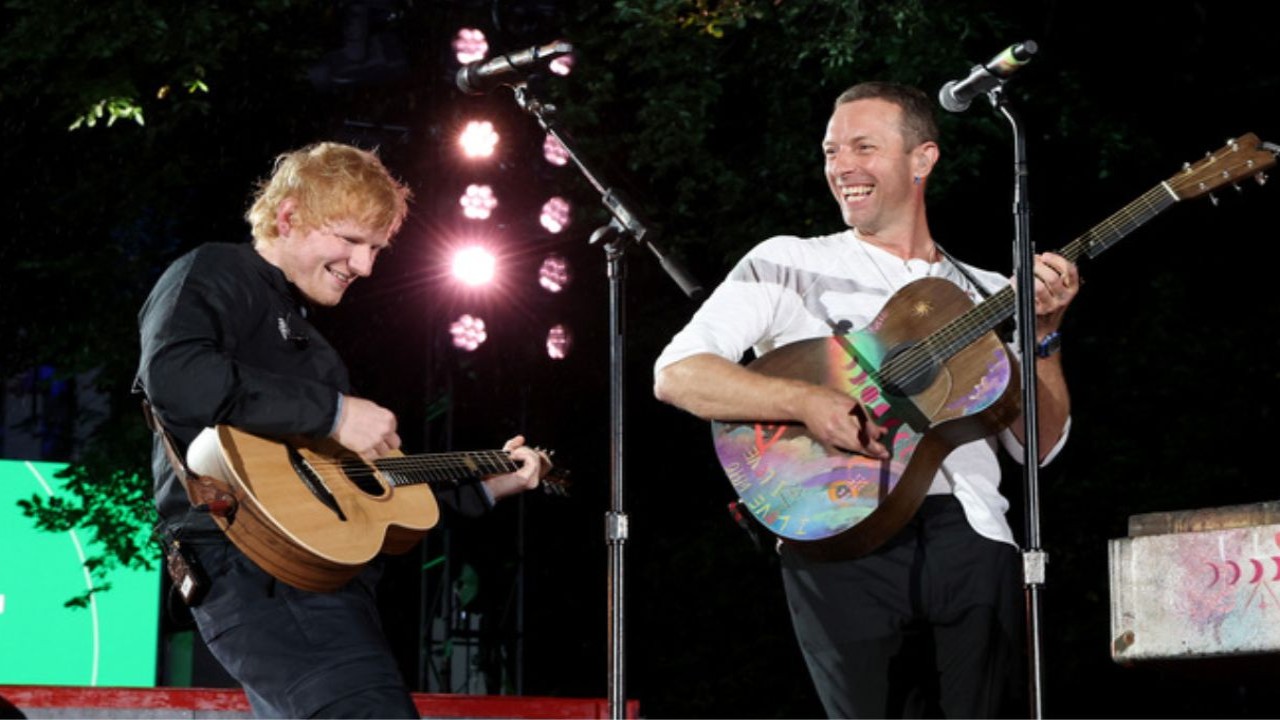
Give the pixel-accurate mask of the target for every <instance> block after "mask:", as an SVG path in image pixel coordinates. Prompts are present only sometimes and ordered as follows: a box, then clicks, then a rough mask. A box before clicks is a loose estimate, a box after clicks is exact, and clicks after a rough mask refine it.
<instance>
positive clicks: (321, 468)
mask: <svg viewBox="0 0 1280 720" xmlns="http://www.w3.org/2000/svg"><path fill="white" fill-rule="evenodd" d="M468 460H470V461H471V462H468ZM357 463H358V464H357ZM308 464H309V465H311V467H312V468H313V469H315V470H316V471H317V472H326V471H334V472H337V473H340V474H343V475H346V476H347V477H349V478H360V479H363V478H368V477H373V476H374V475H376V474H377V473H378V472H382V473H384V474H386V473H399V474H404V475H415V474H417V475H422V474H426V475H427V476H429V477H428V479H432V480H455V481H456V480H461V479H466V478H473V477H482V476H485V475H494V474H500V473H506V472H514V471H516V470H517V469H518V468H519V466H518V465H517V464H516V463H515V462H514V461H513V460H511V458H510V456H509V455H507V453H506V452H505V451H502V450H481V451H475V452H456V453H438V454H433V455H417V456H414V455H404V456H400V457H386V458H379V459H377V460H374V461H372V462H369V461H365V460H362V459H358V458H350V459H346V460H325V459H315V460H309V461H308ZM393 484H403V483H393Z"/></svg>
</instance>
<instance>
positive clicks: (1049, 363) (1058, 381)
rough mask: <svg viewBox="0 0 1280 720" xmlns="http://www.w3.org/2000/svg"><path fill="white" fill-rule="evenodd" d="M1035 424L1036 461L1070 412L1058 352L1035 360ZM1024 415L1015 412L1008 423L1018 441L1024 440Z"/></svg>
mask: <svg viewBox="0 0 1280 720" xmlns="http://www.w3.org/2000/svg"><path fill="white" fill-rule="evenodd" d="M1036 408H1037V410H1038V411H1039V412H1038V413H1037V415H1036V426H1037V430H1038V431H1039V433H1038V434H1039V448H1038V449H1039V451H1040V460H1041V461H1042V462H1043V461H1044V459H1045V457H1046V456H1047V455H1048V454H1049V452H1051V451H1052V450H1053V448H1054V446H1056V445H1057V444H1058V441H1059V440H1061V439H1062V433H1063V432H1064V431H1065V429H1066V425H1067V418H1068V417H1069V416H1070V415H1071V395H1070V393H1069V392H1068V391H1067V381H1066V378H1065V376H1064V375H1063V372H1062V353H1055V354H1054V355H1052V356H1050V357H1047V358H1038V359H1037V360H1036ZM1024 424H1025V423H1024V416H1023V415H1019V416H1018V418H1017V419H1016V420H1014V422H1013V424H1012V425H1011V426H1010V428H1009V429H1010V431H1012V432H1013V435H1014V437H1015V438H1017V439H1018V442H1020V443H1023V444H1025V443H1026V433H1025V427H1024Z"/></svg>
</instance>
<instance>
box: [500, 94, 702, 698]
mask: <svg viewBox="0 0 1280 720" xmlns="http://www.w3.org/2000/svg"><path fill="white" fill-rule="evenodd" d="M513 89H514V91H515V97H516V102H517V103H518V104H519V105H520V108H521V109H522V110H524V111H525V112H527V113H529V114H531V115H533V116H534V117H535V118H537V119H538V124H539V125H541V126H542V129H543V130H545V131H546V132H547V134H549V135H551V136H552V137H554V138H555V139H556V140H557V141H559V143H560V144H561V145H562V146H564V149H565V151H566V152H567V153H568V155H569V158H570V159H571V160H572V161H573V164H574V165H576V166H577V167H578V169H579V170H580V171H582V174H583V175H584V176H585V177H586V179H587V181H588V182H590V183H591V185H592V187H594V188H595V189H596V191H597V192H599V193H600V196H601V199H602V201H603V203H604V206H605V207H606V208H607V209H608V210H609V212H610V214H612V215H613V219H612V220H610V221H609V223H608V224H607V225H604V226H602V227H600V228H597V229H596V230H595V232H593V233H592V234H591V240H590V242H591V244H592V245H595V244H597V243H600V244H601V247H603V248H604V252H605V259H606V261H607V264H608V277H609V407H610V412H609V455H610V468H609V470H610V472H609V478H610V485H609V486H610V510H609V512H608V513H607V514H606V515H605V541H606V543H607V545H608V549H609V589H608V598H609V643H608V654H609V671H608V681H609V716H610V717H611V718H615V720H616V719H619V718H623V717H625V715H626V693H625V690H624V681H623V673H624V659H625V654H624V652H623V651H624V647H625V645H624V639H625V638H624V630H623V621H624V619H625V617H626V614H625V612H624V595H623V589H624V585H623V581H624V574H623V566H624V560H625V557H624V552H623V551H624V549H625V545H626V541H627V535H628V518H627V515H626V513H625V512H624V511H623V492H622V491H623V463H622V450H623V434H622V425H623V370H624V367H625V365H624V362H623V358H624V350H625V344H626V343H625V334H624V333H625V322H624V321H625V317H624V313H623V310H624V303H623V298H624V294H623V288H624V286H625V280H626V272H625V271H626V266H625V262H624V260H625V253H626V249H627V247H628V245H630V244H638V245H644V246H646V247H648V248H649V250H650V251H651V252H653V254H654V255H655V256H657V258H658V262H659V263H660V264H661V265H662V268H663V269H664V270H666V271H667V274H668V275H670V276H671V279H672V280H674V281H675V282H676V284H677V285H679V286H680V289H681V290H682V291H684V293H685V294H686V295H688V296H689V297H696V296H697V295H699V294H700V292H701V289H702V288H701V287H700V286H699V285H698V283H697V282H696V281H695V280H694V279H693V278H692V277H691V276H690V275H689V274H688V273H687V272H685V271H684V269H683V268H681V267H680V266H679V265H677V264H676V263H675V261H674V260H672V259H670V258H668V257H667V256H665V255H664V254H663V253H662V251H661V250H659V249H658V247H657V246H655V245H654V244H653V242H651V241H650V240H649V239H648V236H649V234H650V228H649V227H648V226H647V225H646V224H645V223H644V221H643V220H641V218H640V216H639V215H638V214H637V213H636V212H635V211H634V210H632V209H631V208H630V207H628V206H627V203H626V201H625V200H623V198H622V197H621V196H620V195H619V194H618V191H616V190H614V189H613V188H611V187H609V186H608V185H607V184H606V183H604V182H602V181H601V180H600V179H599V177H600V176H599V175H598V174H597V173H595V172H594V171H593V170H592V169H591V168H590V167H589V166H588V165H587V164H586V163H585V162H584V161H583V160H582V158H581V156H580V155H579V154H578V153H577V151H576V150H575V149H574V147H573V144H572V143H571V142H570V141H569V139H568V138H566V137H565V136H564V135H563V134H562V133H561V132H560V130H559V129H558V128H557V127H556V126H555V124H554V123H553V122H552V120H551V115H553V114H554V113H555V107H554V106H551V105H546V104H544V103H542V102H541V101H539V100H538V98H537V97H535V96H534V93H533V92H532V91H531V90H530V89H529V87H528V83H527V82H525V81H522V82H520V83H517V84H515V85H513Z"/></svg>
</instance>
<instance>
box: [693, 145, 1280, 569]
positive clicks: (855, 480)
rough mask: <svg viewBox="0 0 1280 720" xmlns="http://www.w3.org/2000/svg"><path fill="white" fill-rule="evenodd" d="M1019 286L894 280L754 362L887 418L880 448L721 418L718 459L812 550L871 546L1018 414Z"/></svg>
mask: <svg viewBox="0 0 1280 720" xmlns="http://www.w3.org/2000/svg"><path fill="white" fill-rule="evenodd" d="M1277 152H1280V147H1277V146H1275V145H1272V144H1270V143H1263V142H1261V141H1259V140H1258V138H1257V136H1255V135H1253V134H1248V135H1245V136H1243V137H1241V138H1240V139H1238V140H1235V141H1231V142H1229V143H1228V144H1227V145H1226V146H1225V147H1223V148H1222V149H1220V150H1218V151H1217V152H1216V153H1213V154H1210V155H1208V156H1206V157H1205V158H1204V159H1203V160H1201V161H1199V162H1197V163H1195V164H1194V165H1188V166H1186V167H1185V168H1184V169H1183V170H1182V172H1180V173H1178V174H1177V175H1174V176H1173V177H1171V178H1169V179H1168V180H1166V181H1164V182H1162V183H1160V184H1159V185H1156V186H1155V187H1153V188H1151V189H1150V190H1148V191H1147V192H1146V193H1145V194H1143V195H1142V196H1141V197H1139V198H1138V199H1136V200H1134V201H1133V202H1131V203H1129V204H1128V205H1126V206H1125V207H1124V208H1122V209H1121V210H1120V211H1118V212H1117V213H1115V214H1114V215H1112V216H1111V217H1109V218H1107V219H1106V220H1104V221H1103V222H1101V223H1099V224H1098V225H1096V226H1095V227H1093V228H1092V229H1090V230H1089V231H1088V232H1086V233H1085V234H1084V235H1082V236H1081V237H1079V238H1077V239H1075V240H1074V241H1072V242H1071V243H1069V244H1068V245H1067V246H1066V247H1064V248H1062V249H1061V250H1060V251H1059V254H1060V255H1062V256H1063V257H1064V258H1066V259H1068V260H1070V261H1072V262H1076V261H1077V260H1078V259H1079V258H1081V257H1082V256H1086V255H1087V256H1088V257H1090V258H1093V257H1096V256H1097V255H1098V254H1100V253H1102V252H1103V251H1104V250H1106V249H1107V248H1109V247H1111V246H1112V245H1113V244H1115V243H1116V242H1117V241H1119V240H1120V239H1121V238H1123V237H1125V236H1126V235H1128V234H1129V233H1131V232H1133V231H1134V230H1136V229H1137V228H1138V227H1139V226H1141V225H1142V224H1143V223H1145V222H1146V221H1148V220H1150V219H1151V218H1153V217H1155V216H1156V215H1158V214H1160V213H1161V212H1162V211H1164V210H1165V209H1166V208H1168V207H1169V206H1171V205H1172V204H1173V203H1175V202H1178V201H1179V200H1186V199H1190V198H1195V197H1199V196H1201V195H1204V194H1207V193H1209V192H1211V191H1213V190H1215V189H1217V188H1219V187H1222V186H1224V185H1227V184H1233V183H1236V182H1238V181H1240V180H1242V179H1244V178H1248V177H1251V176H1254V175H1258V178H1257V179H1258V181H1259V182H1260V183H1261V182H1263V180H1264V179H1265V177H1264V176H1262V175H1259V173H1261V172H1263V171H1264V170H1266V169H1268V168H1270V167H1272V166H1273V165H1275V162H1276V157H1275V156H1276V154H1277ZM1015 308H1016V306H1015V299H1014V289H1013V287H1012V286H1011V285H1009V286H1006V287H1004V288H1003V289H1001V290H1000V291H999V292H996V293H994V294H992V295H991V296H990V297H988V298H986V299H985V300H983V301H982V302H981V303H978V304H976V305H975V304H974V303H973V302H972V301H971V300H970V299H969V297H968V296H967V295H965V293H964V292H963V291H961V290H960V288H959V287H957V286H956V285H954V284H953V283H951V282H949V281H947V280H943V279H941V278H924V279H921V280H917V281H915V282H912V283H909V284H907V285H905V286H903V287H902V288H901V289H900V290H899V291H898V292H896V293H894V294H893V296H891V297H890V298H889V300H888V302H887V303H886V304H885V306H884V308H883V309H882V310H881V312H880V313H879V314H878V315H877V316H876V317H875V319H874V320H872V322H871V323H870V325H869V326H867V327H866V328H864V329H862V330H858V331H855V332H851V333H849V334H846V335H837V336H833V337H823V338H816V339H812V340H805V341H801V342H796V343H792V344H790V345H786V346H783V347H781V348H778V349H776V350H773V351H771V352H768V353H765V354H764V355H762V356H761V357H759V358H758V359H756V360H755V361H753V362H751V363H750V364H749V365H748V367H749V368H750V369H752V370H754V371H756V372H759V373H762V374H764V375H769V376H774V377H781V378H791V379H796V380H803V381H806V382H811V383H814V384H818V385H824V386H827V387H831V388H834V389H837V390H840V391H841V392H844V393H846V394H848V395H850V396H852V397H854V398H857V399H858V400H859V401H861V403H862V405H863V407H864V409H865V410H866V411H867V412H868V413H869V414H870V415H871V416H872V417H873V418H874V419H875V421H876V422H877V423H878V424H880V425H881V426H883V427H884V428H885V429H886V434H885V436H884V437H882V438H881V442H882V443H883V444H884V445H885V447H886V448H888V449H889V452H890V457H889V458H888V459H885V460H878V459H875V458H870V457H867V456H865V455H859V454H856V453H850V452H843V451H839V450H830V449H828V448H826V447H825V446H823V444H822V443H820V442H818V441H817V440H816V439H815V438H814V437H812V436H811V435H810V434H809V432H808V430H807V428H805V426H804V425H803V424H800V423H794V422H767V421H762V422H720V421H716V422H713V423H712V437H713V440H714V442H715V450H716V454H717V456H718V458H719V461H720V465H721V467H722V468H723V469H724V471H725V474H726V475H727V476H728V478H729V481H730V483H731V484H732V485H733V489H734V491H735V492H736V493H737V494H738V497H739V498H740V499H741V501H742V505H743V506H744V507H746V508H747V509H748V511H750V513H751V514H752V516H754V517H755V519H757V520H759V521H760V523H761V524H763V525H764V527H766V528H767V529H768V530H769V531H771V532H772V533H774V534H775V535H777V536H779V537H781V538H783V539H785V540H787V541H789V542H791V543H792V547H794V548H796V549H797V550H799V551H800V552H802V553H804V554H806V555H807V556H809V557H813V558H817V559H825V560H834V559H842V558H853V557H858V556H860V555H864V554H866V553H868V552H870V551H872V550H874V549H875V548H876V547H878V546H879V545H880V544H881V543H883V542H884V541H885V540H887V539H888V538H889V537H891V536H892V535H893V534H894V533H896V532H897V531H898V530H899V529H901V528H902V526H903V525H904V524H905V523H906V522H907V521H908V520H909V519H910V518H911V516H912V515H914V514H915V512H916V510H917V509H919V507H920V504H921V502H923V500H924V498H925V496H926V495H927V494H928V491H929V486H930V485H931V484H932V482H933V478H934V475H935V474H936V473H937V470H938V466H939V465H941V463H942V461H943V460H944V459H945V458H946V456H947V455H948V454H949V453H950V452H951V451H952V450H953V449H955V448H956V447H958V446H959V445H961V444H963V443H966V442H970V441H973V440H977V439H980V438H983V437H986V436H988V435H991V434H994V433H996V432H998V431H999V430H1000V429H1002V428H1004V427H1005V426H1007V425H1008V424H1009V423H1011V422H1012V421H1013V420H1014V419H1015V418H1017V417H1018V414H1019V406H1020V404H1021V402H1020V380H1019V372H1018V369H1017V360H1016V358H1015V357H1014V356H1012V355H1011V354H1010V353H1009V351H1008V349H1007V348H1006V347H1005V346H1004V344H1003V342H1001V340H1000V339H999V337H998V336H997V335H996V333H995V328H996V327H998V326H999V325H1000V324H1002V323H1004V322H1005V321H1006V320H1009V319H1010V318H1012V317H1013V315H1014V313H1015Z"/></svg>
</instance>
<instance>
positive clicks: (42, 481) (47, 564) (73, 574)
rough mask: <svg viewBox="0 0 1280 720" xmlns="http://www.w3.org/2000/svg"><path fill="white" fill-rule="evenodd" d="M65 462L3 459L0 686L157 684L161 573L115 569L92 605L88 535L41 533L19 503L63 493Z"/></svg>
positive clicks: (0, 474) (0, 487)
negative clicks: (78, 602) (83, 603)
mask: <svg viewBox="0 0 1280 720" xmlns="http://www.w3.org/2000/svg"><path fill="white" fill-rule="evenodd" d="M63 467H65V466H64V465H62V464H59V463H43V462H25V461H19V460H0V685H24V684H30V685H79V686H111V687H152V686H154V685H155V680H156V644H157V635H158V633H159V612H160V571H159V570H158V569H156V570H145V571H144V570H123V569H116V570H113V571H112V572H111V574H110V576H109V578H108V581H109V582H110V583H111V589H110V590H108V591H106V592H99V593H94V595H93V600H92V602H90V604H89V606H88V607H84V608H68V607H64V606H63V603H65V602H66V601H67V600H69V599H70V598H72V597H76V596H78V595H80V594H81V593H83V592H84V591H85V590H86V589H87V588H88V587H89V585H88V584H87V583H89V582H90V579H89V575H88V573H87V572H86V571H85V569H84V566H83V564H82V563H83V559H84V557H85V556H87V555H91V554H94V548H93V547H92V545H91V544H90V543H91V542H92V538H90V537H89V536H88V535H89V534H88V533H85V532H83V531H73V532H67V533H50V532H44V531H40V530H36V529H35V528H34V527H33V524H32V520H31V519H30V518H27V517H24V516H23V515H22V509H21V508H19V507H18V505H17V502H18V500H20V499H27V498H30V497H31V496H32V495H39V496H41V497H50V496H52V495H61V494H63V491H62V487H61V486H62V481H61V480H60V479H58V478H57V477H55V475H56V474H57V473H58V471H60V470H62V468H63Z"/></svg>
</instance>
